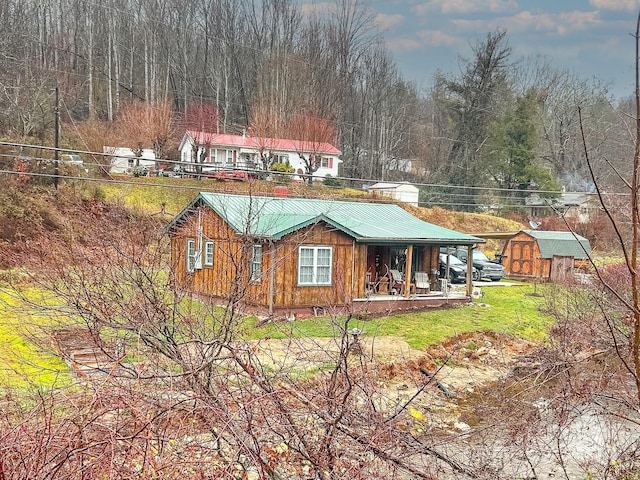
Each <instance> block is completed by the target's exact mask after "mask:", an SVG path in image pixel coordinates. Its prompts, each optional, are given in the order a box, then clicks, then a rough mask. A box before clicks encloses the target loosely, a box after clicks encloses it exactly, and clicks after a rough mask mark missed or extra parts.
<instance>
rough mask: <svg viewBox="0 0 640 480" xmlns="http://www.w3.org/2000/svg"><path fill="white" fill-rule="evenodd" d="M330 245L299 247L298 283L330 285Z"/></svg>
mask: <svg viewBox="0 0 640 480" xmlns="http://www.w3.org/2000/svg"><path fill="white" fill-rule="evenodd" d="M332 252H333V251H332V249H331V247H300V249H299V250H298V284H299V285H331V257H332Z"/></svg>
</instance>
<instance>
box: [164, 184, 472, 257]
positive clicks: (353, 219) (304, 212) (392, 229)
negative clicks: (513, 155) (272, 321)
mask: <svg viewBox="0 0 640 480" xmlns="http://www.w3.org/2000/svg"><path fill="white" fill-rule="evenodd" d="M199 203H204V204H205V205H208V206H209V207H210V208H212V209H213V210H214V211H215V212H216V213H217V214H218V215H220V216H221V217H222V218H223V219H224V220H225V221H226V222H227V223H228V224H229V226H230V227H231V228H232V229H233V230H234V231H235V232H236V233H238V234H241V235H248V236H253V237H261V238H265V239H270V240H279V239H281V238H282V237H284V236H285V235H287V234H289V233H292V232H295V231H296V230H299V229H301V228H304V227H306V226H308V225H312V224H315V223H318V222H326V223H327V224H329V225H332V226H333V227H335V228H337V229H339V230H341V231H343V232H344V233H346V234H347V235H349V236H351V237H352V238H354V239H355V240H356V242H359V243H387V244H406V243H411V244H424V245H428V244H430V245H472V244H476V243H484V240H483V239H482V238H478V237H474V236H472V235H467V234H465V233H460V232H456V231H455V230H450V229H448V228H444V227H440V226H437V225H433V224H431V223H427V222H425V221H423V220H420V219H419V218H417V217H414V216H413V215H411V214H410V213H409V212H407V211H406V210H404V209H402V208H401V207H399V206H398V205H395V204H384V203H364V202H347V201H337V200H320V199H308V198H274V197H257V196H247V195H229V194H221V193H206V192H201V193H200V194H199V195H198V196H197V197H196V198H195V199H194V200H193V201H192V202H191V204H190V205H189V206H188V207H187V208H185V209H184V210H183V211H182V212H181V213H180V214H178V216H176V218H174V219H173V221H172V222H171V223H170V224H169V225H168V227H167V229H168V230H169V231H171V230H172V229H173V228H174V226H175V225H176V224H179V223H180V222H181V221H182V219H183V218H184V217H185V216H186V215H187V214H188V212H189V211H190V210H191V209H192V208H193V207H194V206H195V205H197V204H199Z"/></svg>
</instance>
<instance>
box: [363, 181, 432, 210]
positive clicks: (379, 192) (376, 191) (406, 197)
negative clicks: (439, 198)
mask: <svg viewBox="0 0 640 480" xmlns="http://www.w3.org/2000/svg"><path fill="white" fill-rule="evenodd" d="M367 190H368V191H369V192H371V193H372V194H373V195H374V196H378V197H387V198H391V199H393V200H396V201H398V202H404V203H408V204H410V205H414V206H416V207H417V206H418V197H419V195H420V190H418V187H416V186H415V185H411V184H410V183H407V182H400V183H387V182H379V183H375V184H373V185H371V186H370V187H368V188H367Z"/></svg>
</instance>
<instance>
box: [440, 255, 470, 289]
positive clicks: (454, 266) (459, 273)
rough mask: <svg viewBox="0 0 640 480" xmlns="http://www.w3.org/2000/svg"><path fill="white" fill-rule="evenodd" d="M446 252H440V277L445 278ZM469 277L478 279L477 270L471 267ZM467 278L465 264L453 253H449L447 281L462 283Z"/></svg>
mask: <svg viewBox="0 0 640 480" xmlns="http://www.w3.org/2000/svg"><path fill="white" fill-rule="evenodd" d="M446 268H447V254H446V253H441V254H440V278H446V276H447V275H446ZM471 279H472V280H478V270H477V269H476V268H475V267H471ZM466 280H467V264H466V263H464V262H463V261H462V260H460V259H459V258H458V257H456V256H454V255H449V281H450V282H451V283H464V282H465V281H466Z"/></svg>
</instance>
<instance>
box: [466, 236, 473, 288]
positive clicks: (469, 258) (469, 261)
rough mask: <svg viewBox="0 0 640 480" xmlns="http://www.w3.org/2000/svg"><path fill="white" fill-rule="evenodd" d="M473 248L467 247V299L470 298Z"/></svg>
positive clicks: (471, 246)
mask: <svg viewBox="0 0 640 480" xmlns="http://www.w3.org/2000/svg"><path fill="white" fill-rule="evenodd" d="M473 247H474V245H469V246H467V297H471V276H472V275H473Z"/></svg>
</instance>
